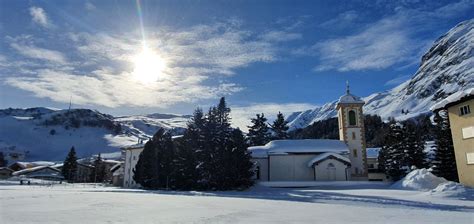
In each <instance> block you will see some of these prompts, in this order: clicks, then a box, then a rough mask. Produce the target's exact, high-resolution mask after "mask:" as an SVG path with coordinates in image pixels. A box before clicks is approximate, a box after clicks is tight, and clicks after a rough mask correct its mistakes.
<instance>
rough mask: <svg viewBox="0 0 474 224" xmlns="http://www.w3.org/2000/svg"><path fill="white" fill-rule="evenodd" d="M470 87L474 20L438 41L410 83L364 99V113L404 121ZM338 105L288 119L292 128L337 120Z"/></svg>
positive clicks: (473, 81)
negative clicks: (321, 121) (326, 120)
mask: <svg viewBox="0 0 474 224" xmlns="http://www.w3.org/2000/svg"><path fill="white" fill-rule="evenodd" d="M471 87H474V19H471V20H467V21H464V22H461V23H459V24H458V25H456V26H455V27H454V28H452V29H451V30H449V31H448V32H447V33H446V34H445V35H443V36H441V37H440V38H438V40H436V41H435V42H434V43H433V45H432V47H431V48H430V49H429V50H428V52H426V53H425V54H424V55H423V57H422V58H421V63H420V66H419V68H418V70H417V71H416V73H415V74H414V75H413V76H412V78H411V79H410V80H408V81H406V82H404V83H402V84H400V85H399V86H396V87H395V88H393V89H391V90H388V91H384V92H380V93H374V94H372V95H370V96H367V97H364V98H363V99H364V101H365V102H366V104H365V106H364V111H365V113H366V114H374V115H379V116H381V117H382V118H384V119H387V118H389V117H394V118H396V119H399V120H405V119H408V118H412V117H415V116H418V115H420V114H423V113H430V109H429V108H430V107H431V106H432V105H434V104H435V103H437V102H438V101H440V100H442V99H443V98H446V97H447V96H449V95H450V94H452V93H454V92H457V91H459V90H463V89H468V88H471ZM336 102H337V101H334V102H330V103H327V104H325V105H323V106H321V107H317V108H315V109H313V110H307V111H302V112H295V113H293V114H290V115H289V116H288V117H287V119H288V121H289V122H290V123H289V124H290V127H291V129H292V130H294V129H298V128H303V127H306V126H308V125H310V124H312V123H314V122H315V121H319V120H324V119H328V118H331V117H335V116H336V111H335V109H334V108H335V104H336ZM402 110H403V111H404V112H405V113H402ZM406 111H408V112H406Z"/></svg>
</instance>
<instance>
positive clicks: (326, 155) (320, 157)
mask: <svg viewBox="0 0 474 224" xmlns="http://www.w3.org/2000/svg"><path fill="white" fill-rule="evenodd" d="M330 157H334V158H336V159H339V160H342V161H344V162H347V163H349V164H350V163H351V160H349V158H347V157H345V156H342V155H340V154H337V153H333V152H326V153H323V154H321V155H317V156H316V157H314V158H313V159H312V160H310V161H309V162H308V167H312V166H313V164H315V163H318V162H321V161H323V160H325V159H327V158H330Z"/></svg>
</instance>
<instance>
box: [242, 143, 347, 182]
mask: <svg viewBox="0 0 474 224" xmlns="http://www.w3.org/2000/svg"><path fill="white" fill-rule="evenodd" d="M249 151H250V152H251V155H252V161H253V162H254V164H255V170H256V171H257V173H256V175H255V178H256V179H257V180H261V181H345V180H349V178H350V175H349V171H348V170H349V167H350V160H349V158H348V156H349V151H348V148H347V145H346V144H345V143H344V142H343V141H339V140H329V139H301V140H275V141H271V142H269V143H268V144H266V145H264V146H254V147H249Z"/></svg>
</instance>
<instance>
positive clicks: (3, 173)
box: [0, 167, 13, 180]
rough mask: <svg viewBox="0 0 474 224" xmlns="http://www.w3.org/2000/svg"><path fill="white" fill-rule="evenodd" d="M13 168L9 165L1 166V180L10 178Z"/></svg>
mask: <svg viewBox="0 0 474 224" xmlns="http://www.w3.org/2000/svg"><path fill="white" fill-rule="evenodd" d="M12 173H13V170H12V169H10V168H8V167H0V180H3V179H8V178H10V177H11V176H12Z"/></svg>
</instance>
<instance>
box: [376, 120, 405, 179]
mask: <svg viewBox="0 0 474 224" xmlns="http://www.w3.org/2000/svg"><path fill="white" fill-rule="evenodd" d="M403 140H404V134H403V130H402V125H401V124H399V123H395V122H392V123H391V124H390V129H389V132H388V134H387V136H386V138H385V142H384V145H383V146H382V149H381V150H380V154H379V166H381V168H382V170H384V171H385V174H387V175H388V176H390V177H392V178H393V179H394V180H399V179H400V178H401V177H402V176H404V175H405V174H406V170H405V168H406V167H405V164H404V153H405V152H404V151H405V147H404V143H403Z"/></svg>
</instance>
